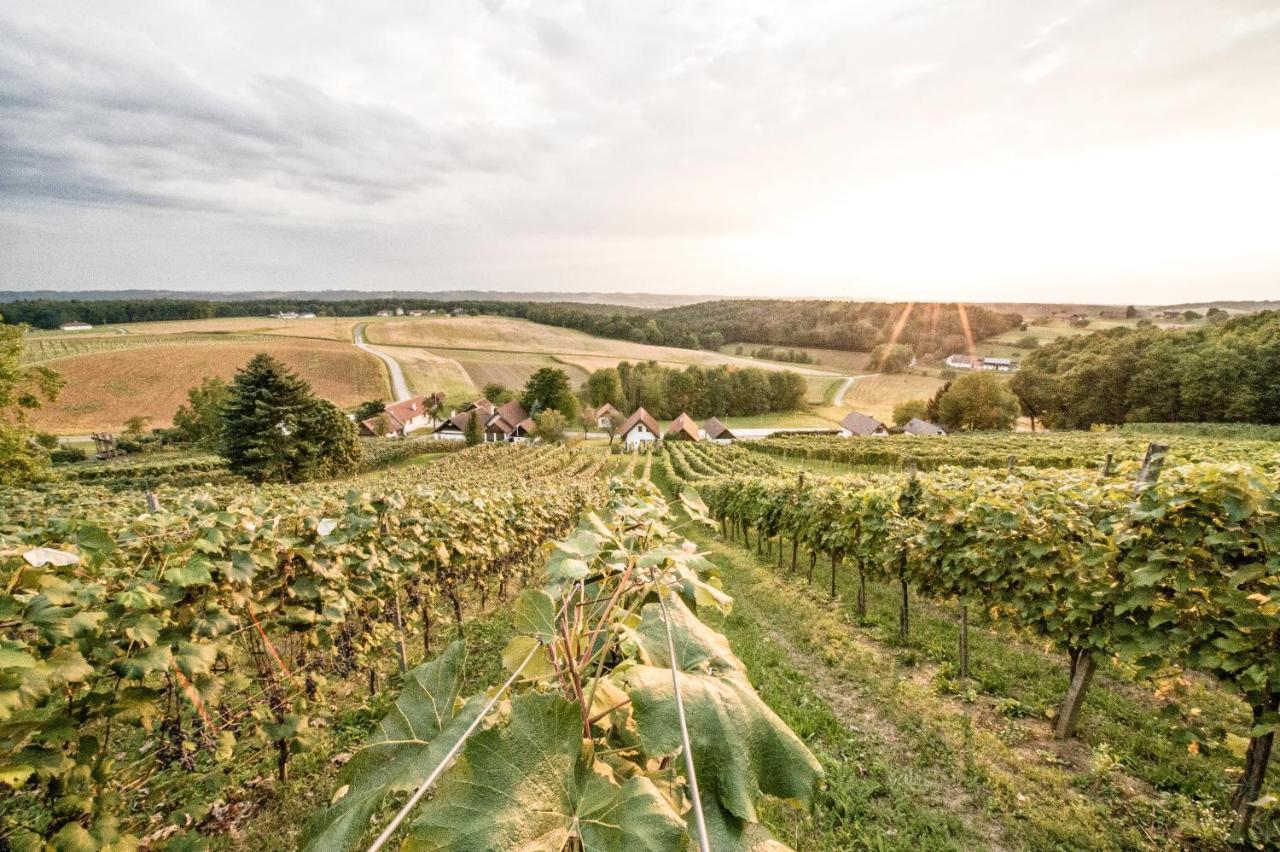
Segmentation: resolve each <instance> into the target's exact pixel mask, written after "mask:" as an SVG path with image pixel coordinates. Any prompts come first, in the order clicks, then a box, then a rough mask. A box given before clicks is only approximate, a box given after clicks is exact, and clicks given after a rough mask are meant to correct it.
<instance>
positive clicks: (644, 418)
mask: <svg viewBox="0 0 1280 852" xmlns="http://www.w3.org/2000/svg"><path fill="white" fill-rule="evenodd" d="M637 423H643V424H644V426H645V428H646V429H648V430H649V431H650V432H652V433H653V434H655V435H661V434H662V427H661V426H659V425H658V421H657V420H654V419H653V415H652V414H650V413H649V412H647V411H645V410H644V407H643V406H641V407H640V408H637V409H636V410H635V411H633V412H631V416H630V417H628V418H627V422H626V423H623V424H622V428H621V429H620V430H619V432H620V433H621V434H622V437H623V438H625V437H627V433H628V432H630V431H631V430H632V429H634V428H636V424H637Z"/></svg>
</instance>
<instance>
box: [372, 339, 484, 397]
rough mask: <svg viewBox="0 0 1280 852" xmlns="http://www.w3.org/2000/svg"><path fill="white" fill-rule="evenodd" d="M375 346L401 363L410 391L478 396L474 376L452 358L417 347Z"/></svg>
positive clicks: (455, 395)
mask: <svg viewBox="0 0 1280 852" xmlns="http://www.w3.org/2000/svg"><path fill="white" fill-rule="evenodd" d="M378 349H379V350H380V351H381V352H383V353H385V354H387V355H390V356H391V357H392V358H394V359H396V361H398V362H400V368H401V369H402V370H404V379H405V381H406V382H408V383H409V390H411V391H413V392H414V393H416V394H429V393H435V392H436V391H444V394H445V396H447V397H449V398H450V399H455V398H459V399H462V398H474V397H475V396H477V395H478V391H477V385H476V383H475V380H474V378H473V377H472V376H471V375H470V374H469V373H468V372H467V370H466V369H465V368H464V367H463V366H462V365H461V364H459V363H458V362H457V361H455V360H453V359H452V358H444V357H441V356H439V355H437V354H435V353H434V352H430V351H428V350H426V349H423V348H421V347H417V346H379V347H378ZM482 386H483V385H481V387H482Z"/></svg>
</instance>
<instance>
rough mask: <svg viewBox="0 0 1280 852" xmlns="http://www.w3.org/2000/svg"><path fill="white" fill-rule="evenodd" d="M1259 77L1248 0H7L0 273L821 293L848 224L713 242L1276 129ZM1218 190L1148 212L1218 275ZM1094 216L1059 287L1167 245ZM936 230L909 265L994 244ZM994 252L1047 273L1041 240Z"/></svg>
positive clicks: (930, 226)
mask: <svg viewBox="0 0 1280 852" xmlns="http://www.w3.org/2000/svg"><path fill="white" fill-rule="evenodd" d="M1278 75H1280V18H1277V17H1276V15H1275V14H1274V10H1273V9H1270V8H1269V5H1268V4H1265V3H1263V2H1255V0H1126V2H1123V3H1121V2H1118V0H1108V1H1107V2H1079V0H1045V2H1043V3H1034V4H1033V3H1019V2H1015V0H1001V2H990V3H981V4H974V3H955V2H949V0H892V2H884V3H873V4H848V3H838V2H819V3H804V4H795V3H787V2H784V0H707V2H705V3H699V4H680V3H675V4H666V5H652V4H644V3H634V2H629V0H595V2H592V3H589V4H584V3H581V2H579V0H540V1H539V2H537V3H534V2H532V0H474V1H473V2H456V3H436V4H413V3H406V2H403V0H370V2H368V3H365V4H361V8H360V9H359V11H358V12H356V11H353V10H352V9H351V8H350V7H349V6H348V5H346V4H341V3H338V2H337V0H277V2H272V3H269V4H262V3H249V2H238V1H237V0H226V2H220V3H217V4H209V3H204V2H194V3H183V4H154V3H149V2H145V0H119V2H115V3H111V4H91V5H89V6H86V5H85V4H83V3H80V2H77V0H15V2H13V3H10V4H6V5H5V6H4V7H3V8H0V250H3V252H4V255H5V258H6V263H5V264H3V265H2V266H0V286H2V287H31V288H36V287H49V286H68V287H70V286H76V287H84V286H101V287H107V286H121V285H127V286H165V287H170V286H190V287H191V288H193V289H199V288H202V287H203V288H207V287H209V286H214V285H215V284H216V285H217V286H224V287H225V286H231V287H239V288H243V289H259V288H271V287H278V286H308V285H309V284H310V283H312V282H316V281H319V280H324V281H326V282H328V283H330V284H331V285H333V286H353V287H359V286H368V287H373V286H377V285H382V286H437V287H442V288H444V287H454V286H485V287H493V288H508V289H512V288H525V289H549V288H555V287H558V286H568V284H569V283H570V282H571V283H572V285H573V287H574V288H576V289H614V288H615V287H626V288H632V289H649V290H664V289H665V290H682V291H690V290H698V289H705V290H720V291H729V292H733V291H734V290H735V288H740V287H743V286H749V287H750V288H752V289H751V292H771V291H773V290H776V289H778V288H783V289H785V291H786V292H789V293H796V294H801V293H807V292H822V293H841V292H844V290H843V289H842V288H844V287H846V286H847V282H849V281H855V280H858V275H859V274H860V273H859V270H864V271H865V269H866V268H867V267H866V266H865V265H862V266H860V265H859V258H858V253H857V252H856V251H854V252H851V253H841V254H839V255H838V260H839V262H840V263H841V264H844V265H843V266H839V267H837V268H834V269H828V268H825V267H824V269H823V270H822V273H823V274H822V275H816V274H815V275H812V276H810V277H805V274H804V273H803V272H802V270H805V269H807V268H811V266H812V264H808V263H807V262H806V259H805V258H803V257H796V258H792V259H791V261H790V262H788V261H787V259H786V258H783V259H782V260H781V261H780V262H778V263H776V264H774V266H773V267H772V268H774V269H775V271H774V272H773V273H772V276H771V277H770V278H767V279H766V278H761V277H760V276H759V275H750V276H748V275H743V274H742V269H743V264H744V262H749V260H750V258H751V257H752V255H751V252H749V251H745V250H742V247H743V246H745V245H749V243H750V241H751V240H752V239H753V238H754V236H755V235H759V234H773V233H777V232H779V231H782V232H786V231H787V229H788V228H789V227H790V223H793V222H804V221H812V220H813V219H814V217H819V218H821V216H822V215H824V214H823V213H822V211H829V210H842V209H849V208H850V207H851V206H853V207H857V205H855V204H854V200H856V199H860V198H867V197H878V196H877V195H876V193H877V192H879V190H878V187H883V186H911V187H913V190H912V192H913V194H912V197H913V198H920V199H939V200H938V201H937V202H936V203H937V205H938V207H939V208H941V209H946V210H949V211H954V210H957V209H964V208H965V207H966V206H967V205H969V204H970V199H967V198H964V197H951V196H946V195H945V193H946V192H948V191H949V190H948V187H958V186H963V187H964V188H965V191H975V190H974V189H973V186H974V184H972V183H970V182H964V181H956V180H954V179H953V177H952V176H954V175H955V174H957V173H969V172H976V173H982V174H996V175H1005V174H1010V173H1017V174H1019V175H1021V174H1022V171H1021V169H1022V166H1020V165H1018V164H1021V163H1026V162H1034V163H1039V164H1041V165H1039V166H1037V167H1036V168H1038V169H1040V170H1041V171H1040V172H1039V173H1038V177H1037V178H1036V179H1034V180H1032V179H1031V178H1030V177H1028V179H1027V180H1028V185H1037V186H1061V185H1062V184H1061V181H1060V178H1061V175H1059V174H1058V173H1057V172H1058V170H1060V169H1062V168H1065V167H1066V166H1064V165H1063V164H1070V163H1076V162H1081V161H1083V160H1087V159H1088V158H1089V157H1090V156H1093V154H1095V153H1098V152H1101V153H1102V154H1105V153H1106V152H1108V151H1121V150H1122V151H1124V152H1126V154H1125V156H1126V157H1132V158H1133V160H1134V161H1138V162H1140V161H1142V159H1143V155H1142V153H1141V152H1142V151H1144V150H1152V151H1155V150H1156V149H1158V148H1160V146H1164V145H1166V144H1169V143H1172V142H1177V141H1179V140H1183V139H1195V138H1203V137H1213V138H1225V139H1228V140H1230V139H1231V138H1241V139H1243V138H1253V137H1255V136H1256V135H1257V134H1258V133H1262V132H1265V131H1269V130H1273V129H1276V128H1280V98H1277V97H1276V93H1277V80H1280V76H1278ZM1221 150H1224V151H1226V150H1236V149H1235V148H1232V147H1231V146H1230V145H1226V144H1224V146H1223V147H1222V148H1221ZM1244 150H1248V151H1249V152H1254V153H1250V154H1249V156H1255V155H1256V152H1255V149H1254V148H1252V147H1249V146H1244ZM1134 152H1137V153H1134ZM1126 161H1127V160H1126ZM1196 162H1197V163H1198V164H1200V165H1199V167H1203V168H1208V166H1207V165H1205V164H1206V163H1209V162H1210V158H1201V159H1198V160H1196ZM1265 167H1266V163H1265V162H1260V163H1259V164H1258V168H1259V169H1262V168H1265ZM920 181H926V182H930V183H931V185H932V186H934V187H935V188H936V190H937V191H936V192H935V191H930V190H927V189H922V188H920V186H919V182H920ZM1197 185H1198V184H1197ZM957 191H958V190H957ZM939 193H941V194H939ZM1018 197H1019V198H1020V199H1022V200H1023V202H1022V203H1025V204H1027V205H1031V206H1030V207H1029V209H1028V210H1027V211H1026V216H1024V217H1023V219H1024V220H1025V221H1050V220H1054V221H1056V220H1055V219H1054V215H1055V213H1054V209H1055V208H1054V205H1055V199H1054V198H1052V197H1050V196H1049V195H1048V194H1041V195H1039V196H1035V195H1033V196H1031V197H1030V199H1029V200H1028V198H1027V197H1026V196H1018ZM1206 197H1207V196H1206ZM1037 199H1038V201H1037ZM1123 201H1124V205H1122V206H1123V209H1126V210H1129V211H1131V213H1132V215H1134V216H1135V217H1138V218H1139V220H1141V219H1142V213H1141V211H1142V210H1143V209H1146V208H1144V205H1146V206H1147V207H1149V208H1151V209H1150V210H1149V211H1148V214H1147V218H1148V219H1149V220H1151V221H1155V220H1158V219H1159V218H1160V217H1161V216H1162V215H1164V214H1165V213H1166V212H1167V210H1166V209H1165V208H1163V207H1160V206H1159V205H1157V204H1156V203H1155V202H1154V201H1152V200H1150V199H1145V200H1144V199H1143V198H1141V197H1138V196H1137V195H1135V196H1134V197H1132V198H1129V197H1126V198H1124V199H1123ZM1086 202H1088V203H1094V202H1090V201H1089V199H1088V198H1087V197H1086V198H1085V199H1084V200H1083V201H1081V199H1080V198H1079V197H1075V196H1073V204H1077V205H1086V206H1087V204H1086ZM1109 202H1110V199H1107V198H1105V197H1099V198H1098V199H1097V201H1096V204H1097V205H1098V206H1099V208H1106V207H1107V206H1108V204H1109ZM921 203H935V202H932V201H927V202H926V201H922V202H921ZM1036 203H1039V204H1041V205H1043V209H1040V210H1037V209H1034V204H1036ZM1186 203H1188V204H1195V203H1197V201H1196V199H1190V198H1189V199H1188V200H1187V202H1186ZM1112 206H1113V207H1114V206H1116V205H1112ZM1166 206H1167V205H1166ZM857 209H859V211H860V213H859V216H860V217H862V218H861V219H860V220H859V221H862V222H873V221H874V219H875V217H874V216H873V215H871V214H869V213H867V211H866V210H865V209H863V208H861V207H858V208H857ZM894 211H895V212H894V215H893V216H892V217H889V218H887V219H885V221H891V222H893V223H894V224H893V231H894V232H893V233H885V227H884V226H880V225H877V228H878V229H879V230H878V233H881V236H879V237H877V239H878V240H880V243H881V245H894V246H906V245H912V246H918V247H919V251H922V252H927V251H930V247H931V246H935V247H936V246H950V245H951V244H952V242H953V236H954V233H955V232H956V228H955V227H954V225H948V223H947V221H946V217H941V216H936V215H928V216H924V215H921V216H916V217H913V216H911V215H905V214H903V213H902V210H901V208H900V207H896V206H895V207H894ZM1081 215H1084V214H1083V213H1082V214H1081ZM1243 215H1244V214H1243V213H1242V212H1241V211H1240V210H1234V209H1226V210H1222V211H1221V212H1220V215H1218V216H1217V219H1216V224H1215V222H1204V223H1203V228H1202V229H1201V230H1200V231H1199V232H1193V233H1191V234H1188V233H1185V232H1180V234H1182V238H1183V239H1190V240H1193V241H1197V240H1198V241H1199V242H1201V243H1203V246H1202V248H1203V251H1200V252H1199V254H1198V255H1197V256H1205V257H1214V258H1219V257H1221V256H1222V252H1221V251H1220V250H1221V249H1223V248H1224V247H1227V248H1230V250H1231V251H1232V252H1233V253H1234V254H1233V257H1235V258H1237V259H1238V262H1233V264H1232V269H1233V270H1234V271H1233V273H1232V274H1233V275H1235V274H1236V271H1240V270H1246V269H1249V270H1253V271H1257V270H1264V269H1266V268H1268V264H1270V263H1271V262H1272V259H1273V257H1272V256H1273V254H1274V252H1273V251H1272V250H1271V249H1270V248H1268V246H1266V245H1262V244H1259V245H1253V246H1252V247H1250V245H1249V244H1247V241H1242V240H1241V239H1240V238H1239V235H1242V234H1243V235H1250V239H1252V238H1253V237H1252V235H1254V234H1255V229H1253V228H1252V227H1250V225H1249V223H1248V222H1247V221H1243V219H1242V217H1243ZM824 221H825V220H824ZM912 221H915V222H916V223H917V225H915V226H914V227H911V226H910V225H909V223H911V222H912ZM1197 221H1200V220H1197ZM823 227H824V228H833V229H834V230H835V231H837V232H839V231H840V230H841V228H842V226H841V224H840V223H839V222H838V221H837V222H835V223H834V224H832V223H830V222H827V223H826V224H824V226H823ZM860 227H861V226H860ZM903 229H906V230H905V231H904V230H903ZM1197 233H1198V236H1197ZM857 236H858V235H857V233H854V232H852V231H851V232H850V233H849V236H848V237H847V241H848V244H849V245H851V246H856V244H857ZM1104 237H1105V235H1104V234H1101V233H1098V232H1096V231H1089V232H1088V235H1087V240H1088V242H1087V243H1083V244H1081V245H1080V246H1078V251H1079V252H1080V253H1081V254H1082V255H1087V256H1088V257H1089V258H1090V260H1091V262H1090V264H1088V265H1087V266H1088V268H1087V269H1084V268H1083V267H1082V270H1081V271H1080V272H1078V274H1075V278H1073V279H1072V282H1068V284H1070V286H1074V287H1078V288H1080V292H1081V293H1083V290H1085V289H1087V288H1089V287H1091V286H1097V285H1096V279H1097V276H1098V275H1099V274H1100V273H1099V272H1098V270H1105V269H1107V268H1109V267H1108V264H1111V265H1112V266H1113V268H1114V269H1116V270H1120V271H1121V273H1123V272H1124V271H1126V270H1127V271H1130V272H1134V270H1137V272H1134V280H1133V285H1132V286H1133V287H1135V288H1139V289H1140V288H1143V287H1153V286H1154V287H1158V286H1160V284H1159V282H1161V281H1162V280H1166V279H1167V277H1168V275H1170V274H1173V273H1175V272H1178V271H1179V270H1177V269H1176V268H1175V266H1174V264H1173V263H1172V261H1168V260H1166V261H1163V268H1162V261H1161V257H1160V253H1159V247H1158V244H1157V242H1156V241H1152V240H1149V239H1147V238H1146V235H1144V237H1143V238H1142V239H1135V240H1134V241H1133V245H1135V246H1139V247H1141V248H1142V251H1143V252H1145V254H1144V255H1143V257H1141V258H1136V259H1135V255H1134V253H1133V251H1130V250H1129V249H1128V248H1126V250H1125V251H1123V252H1121V251H1119V250H1118V248H1117V246H1116V245H1115V244H1114V243H1113V242H1112V241H1109V240H1108V239H1105V238H1104ZM784 243H785V244H787V245H792V246H795V247H797V248H796V249H795V250H796V251H801V252H802V251H804V248H803V246H805V245H808V243H806V242H805V241H804V240H793V241H790V242H786V241H784ZM1130 248H1131V247H1130ZM963 256H964V262H965V264H966V267H965V268H964V269H963V270H960V269H954V270H948V269H947V268H945V265H940V266H937V267H929V274H930V275H932V276H933V279H932V280H930V281H928V282H926V283H928V285H929V286H932V287H938V288H941V289H945V288H946V287H947V286H949V285H950V284H951V283H952V282H954V281H957V280H960V279H961V278H963V279H964V280H965V281H966V282H968V283H966V285H965V286H967V287H969V286H972V287H978V288H980V287H981V282H982V281H983V279H984V271H985V272H989V273H991V276H988V277H992V276H994V275H995V273H997V272H1001V270H1002V266H1001V263H1002V261H1001V259H1000V258H996V257H990V258H988V259H987V260H986V261H985V263H986V267H985V268H984V267H983V263H984V261H983V258H982V257H981V256H979V255H975V254H974V253H965V254H964V255H963ZM1019 258H1020V261H1019V262H1020V263H1022V262H1024V261H1025V266H1020V267H1019V269H1018V274H1019V275H1022V276H1023V277H1024V279H1025V280H1032V281H1034V280H1036V278H1037V275H1043V276H1044V277H1045V278H1046V279H1048V278H1050V277H1052V279H1053V280H1054V282H1055V285H1054V286H1055V287H1056V288H1058V289H1056V290H1055V291H1054V292H1056V293H1059V294H1060V295H1061V296H1062V297H1064V298H1065V297H1067V296H1068V295H1070V296H1072V297H1075V296H1076V295H1077V294H1074V293H1071V294H1069V293H1067V292H1066V291H1064V290H1062V289H1061V286H1064V285H1063V279H1062V276H1061V274H1060V270H1061V264H1058V265H1057V266H1056V267H1055V266H1054V264H1053V263H1052V262H1051V261H1050V260H1049V259H1044V260H1042V261H1040V262H1041V264H1042V268H1040V269H1039V270H1038V269H1037V267H1036V263H1037V260H1036V258H1035V257H1034V256H1032V255H1025V254H1020V255H1019ZM775 260H776V258H775ZM876 263H877V264H878V266H877V269H878V270H890V267H891V264H889V263H887V262H885V260H884V258H883V257H882V256H880V255H877V260H876ZM788 268H790V269H792V270H797V271H798V272H797V274H796V275H788V274H787V273H786V272H785V270H786V269H788ZM913 268H916V269H922V268H923V267H920V266H919V265H914V266H913ZM890 271H891V270H890ZM1121 273H1118V274H1121ZM1139 273H1140V274H1139ZM923 274H924V273H923V272H922V273H921V275H922V276H923ZM877 275H880V277H881V278H888V277H890V276H888V275H887V273H885V274H881V272H880V271H878V272H877ZM344 277H345V278H348V279H350V280H348V281H346V282H345V284H344V282H343V280H341V279H342V278H344ZM1233 280H1239V281H1241V282H1246V281H1247V282H1252V281H1253V280H1254V276H1253V272H1250V273H1249V275H1245V274H1243V272H1240V274H1239V275H1238V277H1237V278H1236V279H1233ZM841 282H844V283H841ZM918 283H919V282H902V283H901V284H900V286H902V287H907V286H916V285H917V284H918ZM877 286H889V285H877ZM894 286H899V285H898V284H896V283H895V285H894ZM921 286H923V285H921ZM1115 286H1116V285H1115V279H1114V277H1112V278H1110V279H1108V283H1107V285H1106V288H1105V290H1106V292H1108V293H1111V292H1115ZM1242 286H1244V285H1243V284H1242ZM1248 286H1254V285H1253V284H1252V283H1249V284H1248ZM861 294H862V295H867V294H866V293H861ZM874 294H875V293H872V294H871V295H874ZM851 295H852V294H851ZM890 295H901V294H890ZM992 295H996V296H999V295H1001V294H998V293H994V294H992ZM1024 295H1025V294H1024ZM1126 298H1130V299H1131V300H1135V301H1141V300H1142V299H1141V294H1140V293H1134V294H1132V295H1131V296H1128V297H1126Z"/></svg>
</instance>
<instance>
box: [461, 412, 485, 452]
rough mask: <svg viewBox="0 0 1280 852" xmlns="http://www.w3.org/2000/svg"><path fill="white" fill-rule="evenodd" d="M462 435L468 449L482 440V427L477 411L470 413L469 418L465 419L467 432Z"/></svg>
mask: <svg viewBox="0 0 1280 852" xmlns="http://www.w3.org/2000/svg"><path fill="white" fill-rule="evenodd" d="M463 434H464V436H465V437H466V439H467V446H468V447H474V446H475V445H476V444H478V443H480V442H481V441H483V440H484V426H483V425H482V424H481V423H480V413H479V412H478V411H472V412H471V416H470V417H468V418H467V431H466V432H465V433H463Z"/></svg>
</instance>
